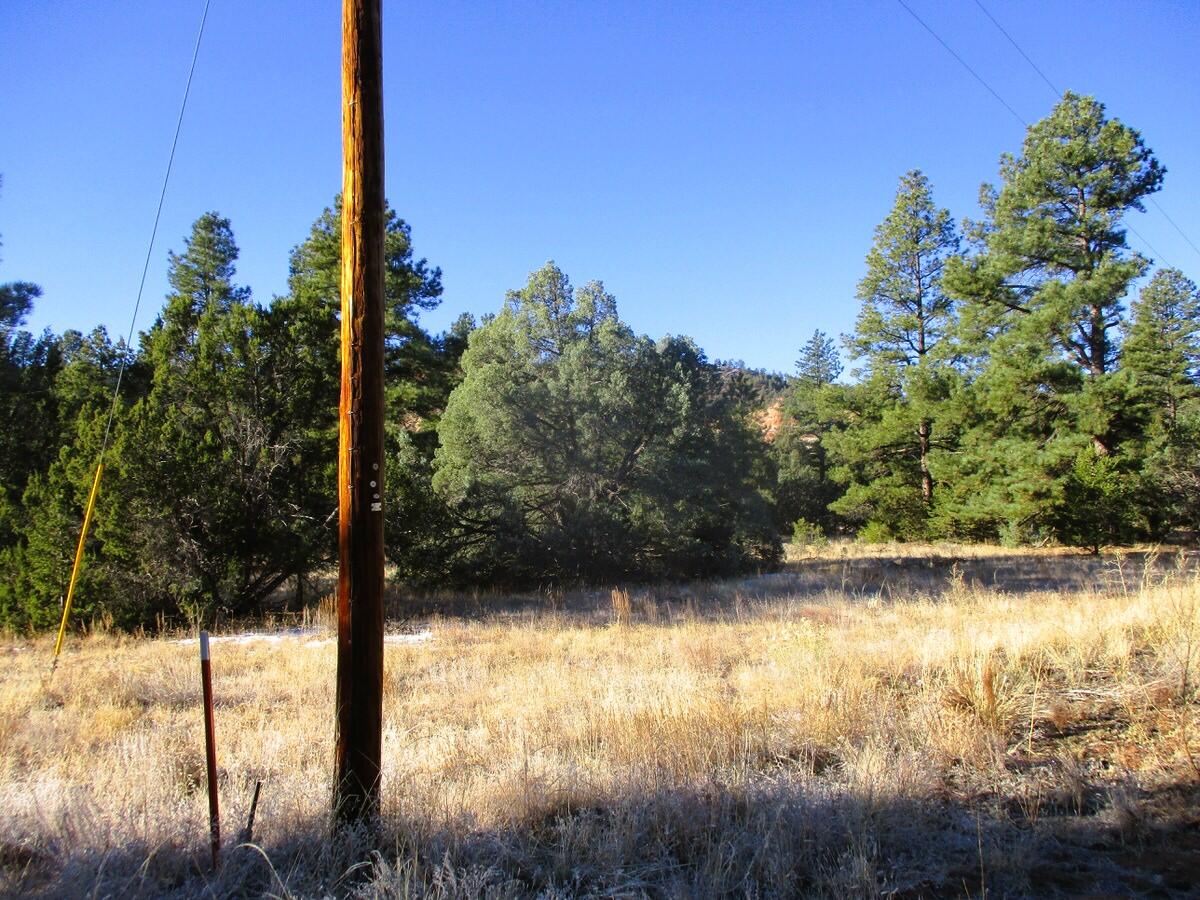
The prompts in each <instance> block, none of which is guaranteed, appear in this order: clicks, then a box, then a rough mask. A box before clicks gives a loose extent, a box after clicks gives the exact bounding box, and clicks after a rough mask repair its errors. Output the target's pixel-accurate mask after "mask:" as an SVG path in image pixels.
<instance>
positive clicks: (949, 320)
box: [834, 171, 959, 534]
mask: <svg viewBox="0 0 1200 900" xmlns="http://www.w3.org/2000/svg"><path fill="white" fill-rule="evenodd" d="M958 246H959V239H958V235H957V233H956V231H955V227H954V222H953V220H952V219H951V217H950V213H949V211H948V210H946V209H939V208H938V207H937V205H936V204H935V203H934V201H933V194H932V190H931V188H930V185H929V180H928V178H926V177H925V175H924V174H922V173H921V172H919V171H911V172H908V173H907V174H905V175H904V177H903V178H901V180H900V188H899V190H898V192H897V194H896V201H895V204H894V206H893V207H892V211H891V212H890V213H889V214H888V216H887V218H886V219H884V221H883V222H882V223H880V225H879V226H878V227H877V228H876V229H875V242H874V245H873V246H872V248H871V251H870V253H869V254H868V255H867V274H866V276H865V277H864V278H863V279H862V281H861V282H860V283H859V286H858V297H859V299H860V300H861V301H862V310H861V312H860V313H859V316H858V321H857V323H856V328H855V332H854V334H853V335H852V336H850V337H849V338H848V339H847V347H848V348H849V350H850V353H851V355H852V356H853V358H854V359H856V360H860V361H862V363H863V365H862V367H861V372H862V374H863V376H864V379H863V382H862V384H861V385H860V386H858V388H857V389H856V390H857V392H858V393H859V394H861V395H862V396H861V397H859V398H858V400H859V401H860V402H858V403H857V404H856V406H857V407H858V408H857V411H856V415H854V416H852V417H851V418H850V419H849V420H848V422H847V427H846V428H845V430H844V431H842V432H840V433H839V434H838V435H837V439H836V441H835V442H834V446H835V448H836V452H837V455H838V457H839V462H840V470H841V473H842V477H843V479H844V480H845V481H846V482H847V483H848V484H849V485H850V487H849V489H848V490H847V492H846V495H845V496H844V497H843V498H841V499H840V500H839V501H837V503H836V504H835V508H836V509H838V511H840V512H842V513H843V514H845V515H848V516H850V517H852V518H858V519H860V520H862V519H868V520H872V521H875V522H876V523H878V524H879V525H881V526H884V527H885V528H887V530H889V531H891V532H892V533H894V534H901V533H906V534H912V533H919V532H921V531H923V530H924V528H925V519H926V518H927V516H928V513H929V510H930V507H931V506H932V504H933V500H934V476H933V472H932V470H931V466H930V456H931V454H932V452H933V450H934V448H935V435H934V427H935V419H936V416H937V409H938V405H939V404H940V403H941V401H942V400H943V399H944V398H945V397H946V395H947V393H948V391H949V381H950V378H951V375H952V369H951V367H950V366H949V365H948V362H947V352H946V341H945V339H946V336H947V334H948V332H949V331H950V330H951V328H952V327H953V325H954V319H955V312H954V305H953V303H952V301H951V299H950V297H949V296H948V295H947V294H946V293H945V291H944V290H943V289H942V273H943V271H944V269H945V266H946V263H947V260H949V259H950V258H951V257H952V256H953V255H954V254H955V253H957V252H958Z"/></svg>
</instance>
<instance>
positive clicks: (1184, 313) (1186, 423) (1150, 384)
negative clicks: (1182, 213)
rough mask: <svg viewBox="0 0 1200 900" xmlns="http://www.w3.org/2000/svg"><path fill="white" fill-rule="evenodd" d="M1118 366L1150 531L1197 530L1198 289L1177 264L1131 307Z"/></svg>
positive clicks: (1199, 412) (1149, 285)
mask: <svg viewBox="0 0 1200 900" xmlns="http://www.w3.org/2000/svg"><path fill="white" fill-rule="evenodd" d="M1121 368H1122V370H1123V371H1124V372H1125V373H1126V374H1127V375H1129V376H1130V377H1131V378H1132V379H1133V381H1134V388H1133V394H1132V397H1133V400H1134V401H1135V403H1133V404H1131V407H1132V408H1131V414H1134V413H1140V419H1141V427H1140V428H1139V429H1138V435H1137V438H1136V439H1135V440H1132V441H1129V442H1128V444H1129V445H1130V446H1131V447H1133V448H1134V449H1135V450H1136V452H1137V453H1138V455H1139V456H1140V457H1141V458H1142V459H1143V460H1144V461H1143V464H1142V478H1141V482H1140V494H1141V497H1140V500H1141V504H1142V507H1143V509H1144V518H1145V521H1146V524H1147V525H1148V527H1149V530H1150V532H1151V533H1152V534H1153V535H1154V536H1156V537H1161V536H1164V535H1166V534H1168V533H1169V532H1170V531H1171V530H1172V529H1177V528H1183V529H1187V530H1189V531H1195V530H1198V529H1200V514H1198V513H1200V489H1198V488H1200V485H1198V481H1200V478H1198V476H1197V473H1198V472H1200V431H1198V428H1197V426H1198V425H1200V291H1197V289H1196V285H1195V283H1193V282H1192V281H1190V280H1189V279H1187V278H1185V277H1184V275H1183V273H1182V272H1180V271H1179V270H1178V269H1160V270H1158V271H1157V272H1155V273H1154V277H1153V278H1152V279H1151V280H1150V281H1149V282H1148V283H1147V284H1146V285H1145V286H1144V287H1143V288H1142V290H1141V293H1140V294H1139V296H1138V299H1137V300H1136V301H1134V303H1133V308H1132V320H1131V322H1130V323H1129V326H1128V328H1127V329H1126V335H1125V342H1124V346H1123V348H1122V353H1121Z"/></svg>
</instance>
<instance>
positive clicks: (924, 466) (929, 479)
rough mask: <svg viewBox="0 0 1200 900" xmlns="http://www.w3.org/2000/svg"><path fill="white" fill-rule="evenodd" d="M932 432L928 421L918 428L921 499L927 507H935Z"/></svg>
mask: <svg viewBox="0 0 1200 900" xmlns="http://www.w3.org/2000/svg"><path fill="white" fill-rule="evenodd" d="M931 431H932V427H931V426H930V424H929V422H928V421H922V422H921V424H920V425H918V426H917V442H918V445H919V447H920V452H921V499H922V500H924V501H925V505H926V506H932V505H933V476H932V475H930V474H929V435H930V432H931Z"/></svg>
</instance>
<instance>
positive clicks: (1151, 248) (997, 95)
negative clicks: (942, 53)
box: [896, 0, 1200, 265]
mask: <svg viewBox="0 0 1200 900" xmlns="http://www.w3.org/2000/svg"><path fill="white" fill-rule="evenodd" d="M896 2H897V3H899V4H900V5H901V6H903V7H904V9H905V10H906V11H907V12H908V14H909V15H910V16H912V17H913V18H914V19H916V20H917V22H918V24H920V26H921V27H922V28H924V29H925V30H926V31H928V32H929V33H930V34H931V35H932V36H933V39H934V40H936V41H937V42H938V43H939V44H941V45H942V46H943V47H944V48H945V49H946V52H947V53H949V54H950V55H951V56H953V57H954V58H955V59H956V60H958V62H959V64H960V65H961V66H962V67H963V68H964V69H966V70H967V71H968V72H970V73H971V75H972V76H973V77H974V78H975V80H976V81H978V82H979V83H980V84H982V85H983V86H984V87H985V88H986V89H987V92H988V93H989V94H991V95H992V96H993V97H995V98H996V100H998V101H999V102H1000V105H1001V106H1003V107H1004V108H1005V109H1007V110H1008V111H1009V112H1010V113H1012V115H1013V118H1015V119H1016V120H1017V121H1018V122H1020V123H1021V124H1022V125H1024V126H1025V127H1026V128H1028V127H1029V123H1028V122H1027V121H1025V118H1024V116H1022V115H1021V114H1020V113H1019V112H1017V111H1016V110H1015V109H1013V108H1012V107H1011V106H1009V105H1008V101H1006V100H1005V99H1004V98H1003V97H1001V96H1000V93H999V92H998V91H997V90H996V89H995V88H993V87H992V86H991V85H990V84H988V83H987V81H985V80H984V78H983V76H982V75H980V74H979V73H978V72H976V71H975V70H974V69H973V68H971V66H970V65H969V64H968V63H967V61H966V60H964V59H963V58H962V57H961V56H959V55H958V54H957V53H955V52H954V48H953V47H951V46H950V45H949V44H947V43H946V42H945V41H944V40H942V37H941V35H939V34H938V33H937V32H936V31H934V30H933V29H932V28H931V27H930V26H929V24H928V23H927V22H926V21H925V20H924V19H922V18H921V17H920V16H918V15H917V14H916V13H915V12H914V11H913V8H912V7H911V6H909V5H908V4H907V3H905V2H904V0H896ZM975 3H976V5H977V6H978V7H979V8H980V10H982V11H983V13H984V15H986V16H987V17H988V18H989V19H991V21H992V24H994V25H995V26H996V27H997V28H998V29H999V30H1000V33H1001V34H1003V35H1004V36H1005V37H1006V38H1008V40H1009V42H1010V43H1011V44H1012V45H1013V46H1014V47H1016V48H1017V52H1018V53H1020V54H1021V56H1023V57H1025V60H1026V61H1027V62H1028V63H1029V64H1030V65H1031V66H1033V68H1034V70H1035V71H1036V72H1037V73H1038V74H1039V75H1041V76H1042V79H1043V80H1044V81H1045V82H1046V84H1047V85H1048V86H1049V87H1050V90H1052V91H1054V94H1055V96H1058V89H1057V88H1055V87H1054V84H1053V83H1052V82H1051V81H1050V79H1049V78H1047V77H1046V76H1045V74H1043V73H1042V70H1041V69H1039V68H1038V67H1037V66H1036V65H1035V64H1034V62H1033V60H1031V59H1030V58H1029V56H1028V54H1026V53H1025V51H1024V50H1022V49H1021V48H1020V46H1019V45H1018V44H1017V42H1016V41H1015V40H1013V38H1012V35H1010V34H1009V33H1008V32H1007V31H1005V30H1004V28H1003V27H1001V25H1000V23H999V22H997V21H996V20H995V18H994V17H993V16H992V14H991V13H989V12H988V11H987V9H985V8H984V6H983V4H982V3H980V2H979V0H975ZM1150 201H1151V202H1152V203H1154V205H1155V207H1157V208H1158V210H1159V211H1160V212H1162V207H1161V206H1159V205H1158V203H1157V202H1155V201H1154V198H1153V197H1151V198H1150ZM1163 215H1164V216H1166V213H1165V212H1164V213H1163ZM1167 221H1169V222H1170V221H1171V219H1170V217H1169V216H1167ZM1172 224H1174V223H1173V222H1172ZM1125 226H1126V227H1127V228H1128V229H1129V230H1130V231H1131V232H1133V234H1134V235H1135V236H1136V237H1137V238H1138V240H1140V241H1141V242H1142V243H1143V244H1145V245H1146V248H1147V249H1148V250H1149V251H1150V252H1151V253H1152V254H1154V257H1155V259H1157V260H1159V261H1160V262H1162V263H1163V264H1164V265H1170V263H1168V262H1167V260H1166V259H1164V258H1163V255H1162V254H1161V253H1159V252H1158V251H1157V250H1155V249H1154V246H1153V245H1152V244H1151V243H1150V242H1149V241H1148V240H1146V239H1145V238H1144V237H1143V236H1142V233H1141V232H1140V231H1138V230H1137V229H1136V228H1134V227H1133V225H1131V224H1129V223H1128V222H1126V223H1125ZM1175 227H1176V230H1178V231H1179V233H1180V234H1183V231H1182V229H1180V228H1179V226H1178V225H1176V226H1175ZM1184 239H1185V240H1188V239H1187V235H1184ZM1188 243H1189V244H1191V243H1192V242H1191V241H1190V240H1188ZM1192 246H1193V247H1195V244H1192ZM1197 252H1198V253H1200V250H1198V251H1197Z"/></svg>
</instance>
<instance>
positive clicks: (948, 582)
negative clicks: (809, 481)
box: [388, 549, 1200, 625]
mask: <svg viewBox="0 0 1200 900" xmlns="http://www.w3.org/2000/svg"><path fill="white" fill-rule="evenodd" d="M1197 571H1200V554H1197V553H1194V552H1191V553H1187V552H1170V553H1165V552H1164V553H1156V552H1151V551H1127V552H1120V553H1113V554H1102V555H1099V556H1096V555H1092V554H1090V553H1087V552H1085V551H1079V552H1078V553H1072V552H1062V553H1056V554H1053V555H1049V554H1047V555H1042V554H1036V553H1021V552H1019V551H1014V552H1012V553H1010V554H997V555H990V556H956V555H953V554H951V553H934V554H930V555H924V556H920V555H918V556H906V555H904V554H903V551H902V550H901V551H900V552H897V553H889V552H886V550H882V549H881V550H880V551H879V552H877V553H875V554H874V555H863V556H846V557H837V556H832V555H828V556H819V557H815V558H812V559H805V560H799V561H794V562H789V563H787V564H786V565H784V566H783V567H782V568H781V569H780V570H778V571H775V572H767V573H762V574H758V575H751V576H746V577H742V578H731V579H717V580H711V581H697V582H682V583H670V582H664V583H659V584H649V585H628V586H627V590H628V592H629V594H630V599H631V603H632V606H633V618H634V620H635V621H642V622H651V623H653V622H663V623H671V622H677V621H683V620H688V619H701V620H706V621H713V620H729V619H737V618H740V617H742V616H743V615H744V614H748V613H749V612H750V611H751V609H752V608H753V610H754V612H756V613H761V612H762V611H763V610H762V607H764V606H766V607H771V606H785V605H787V604H790V603H795V602H797V601H799V602H815V601H818V600H824V599H828V598H836V599H840V600H848V601H851V602H853V601H856V600H859V601H867V600H871V601H876V600H878V601H883V602H893V601H903V600H913V599H917V598H930V599H938V598H940V597H944V596H946V595H947V594H961V593H964V592H971V591H988V592H996V593H1001V594H1010V595H1014V596H1023V595H1029V594H1037V593H1047V592H1055V593H1102V594H1121V593H1124V594H1134V593H1136V592H1137V591H1139V590H1140V589H1141V588H1142V587H1143V586H1146V585H1149V584H1158V583H1160V582H1161V581H1162V580H1164V579H1167V578H1178V577H1186V576H1190V575H1192V574H1195V573H1196V572H1197ZM611 590H612V589H611V587H607V586H606V587H603V588H599V587H593V588H578V589H574V590H567V591H562V590H555V589H547V590H540V591H539V590H533V591H525V592H520V591H517V592H499V591H482V590H480V591H473V592H472V591H465V592H445V593H430V592H412V591H406V590H404V589H403V588H399V587H395V586H393V587H392V588H391V590H390V593H389V599H388V618H389V619H390V620H392V621H394V622H408V623H420V622H424V621H427V620H428V619H430V618H432V617H437V616H441V617H445V618H457V619H469V620H481V619H492V620H502V621H503V620H516V621H520V620H522V619H534V618H537V617H540V616H543V615H546V614H559V615H561V616H562V617H563V618H564V619H565V620H566V621H569V622H577V623H578V624H581V625H586V624H606V623H608V622H610V621H612V619H613V616H614V614H613V608H612V599H611V596H610V595H611Z"/></svg>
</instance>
